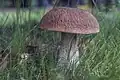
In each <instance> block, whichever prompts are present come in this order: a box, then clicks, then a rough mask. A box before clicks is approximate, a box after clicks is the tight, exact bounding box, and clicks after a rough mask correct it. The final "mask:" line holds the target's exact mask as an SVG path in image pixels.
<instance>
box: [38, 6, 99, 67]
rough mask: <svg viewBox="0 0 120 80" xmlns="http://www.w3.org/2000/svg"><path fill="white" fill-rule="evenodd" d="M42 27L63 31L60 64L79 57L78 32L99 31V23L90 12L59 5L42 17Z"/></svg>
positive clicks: (92, 32)
mask: <svg viewBox="0 0 120 80" xmlns="http://www.w3.org/2000/svg"><path fill="white" fill-rule="evenodd" d="M40 28H41V29H45V30H50V31H57V32H61V44H60V50H59V58H58V65H60V66H61V65H62V66H63V65H66V64H67V63H68V62H71V61H74V60H76V59H79V50H78V42H79V40H78V39H77V35H78V34H94V33H98V32H99V24H98V22H97V20H96V18H95V17H94V16H93V15H92V14H91V13H90V12H88V11H85V10H80V9H77V8H68V7H67V8H66V7H57V8H53V9H52V10H50V11H49V12H48V13H46V14H45V15H44V16H43V18H42V19H41V22H40Z"/></svg>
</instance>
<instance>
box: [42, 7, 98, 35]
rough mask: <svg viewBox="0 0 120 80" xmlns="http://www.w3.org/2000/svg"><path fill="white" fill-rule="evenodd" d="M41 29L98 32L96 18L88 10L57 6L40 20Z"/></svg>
mask: <svg viewBox="0 0 120 80" xmlns="http://www.w3.org/2000/svg"><path fill="white" fill-rule="evenodd" d="M40 27H41V29H47V30H52V31H59V32H68V33H78V34H90V33H97V32H99V24H98V22H97V20H96V18H95V17H94V16H93V15H92V14H91V13H90V12H88V11H85V10H80V9H77V8H65V7H61V8H60V7H59V8H54V9H52V10H50V11H49V12H48V13H47V14H46V15H44V16H43V18H42V20H41V22H40Z"/></svg>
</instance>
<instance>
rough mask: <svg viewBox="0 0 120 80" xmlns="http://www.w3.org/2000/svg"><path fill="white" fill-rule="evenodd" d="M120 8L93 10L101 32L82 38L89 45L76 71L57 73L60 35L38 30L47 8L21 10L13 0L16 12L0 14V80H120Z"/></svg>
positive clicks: (74, 69) (3, 11)
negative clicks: (55, 58)
mask: <svg viewBox="0 0 120 80" xmlns="http://www.w3.org/2000/svg"><path fill="white" fill-rule="evenodd" d="M106 1H107V0H106ZM111 1H112V0H111ZM113 1H116V0H113ZM29 4H31V3H29ZM109 4H110V3H108V4H107V5H109ZM110 5H111V4H110ZM119 5H120V4H119V1H118V4H117V5H116V4H114V5H112V8H109V6H101V7H100V9H98V7H97V8H96V7H95V8H94V9H93V10H94V11H93V14H94V15H95V16H96V18H97V19H98V21H99V24H100V32H99V33H98V34H97V35H91V36H87V37H84V39H88V42H87V43H86V44H84V45H85V46H86V47H85V51H84V53H83V54H82V56H81V58H80V63H79V65H78V67H74V64H73V65H71V66H72V69H67V70H60V69H58V68H56V67H55V65H56V63H55V60H54V54H55V53H56V51H57V42H59V40H60V37H59V32H51V31H44V30H41V29H40V26H39V22H40V19H41V18H42V16H43V15H44V14H45V12H46V8H44V7H43V8H40V9H37V10H33V9H32V8H31V7H29V8H28V9H27V10H26V9H21V8H20V3H19V0H16V10H15V11H14V10H13V11H10V10H7V11H6V10H2V11H1V12H0V51H1V52H0V80H120V12H119ZM82 7H83V6H82ZM2 9H3V8H2ZM84 45H83V46H84Z"/></svg>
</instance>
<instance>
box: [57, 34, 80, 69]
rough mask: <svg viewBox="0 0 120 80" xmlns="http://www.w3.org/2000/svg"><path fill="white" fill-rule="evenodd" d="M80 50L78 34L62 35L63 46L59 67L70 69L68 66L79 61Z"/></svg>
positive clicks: (60, 52)
mask: <svg viewBox="0 0 120 80" xmlns="http://www.w3.org/2000/svg"><path fill="white" fill-rule="evenodd" d="M78 59H79V50H78V41H77V39H76V34H72V33H64V32H62V33H61V45H60V50H59V58H58V66H59V67H63V66H64V67H68V66H67V65H68V64H71V63H73V62H76V61H78Z"/></svg>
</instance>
